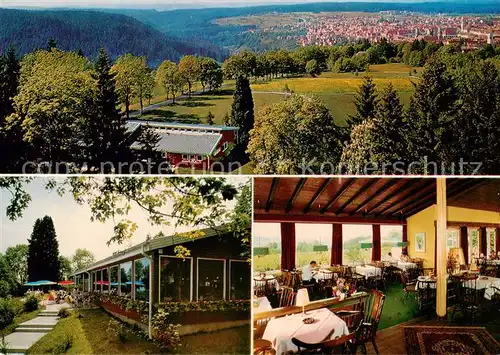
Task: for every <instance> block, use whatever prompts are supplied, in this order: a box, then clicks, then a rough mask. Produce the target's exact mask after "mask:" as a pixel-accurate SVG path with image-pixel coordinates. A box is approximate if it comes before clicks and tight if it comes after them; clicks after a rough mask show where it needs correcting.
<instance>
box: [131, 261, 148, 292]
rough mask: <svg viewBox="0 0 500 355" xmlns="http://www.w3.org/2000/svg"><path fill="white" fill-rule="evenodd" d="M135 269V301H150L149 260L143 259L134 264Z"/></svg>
mask: <svg viewBox="0 0 500 355" xmlns="http://www.w3.org/2000/svg"><path fill="white" fill-rule="evenodd" d="M134 267H135V299H136V300H141V301H148V300H149V259H148V258H142V259H139V260H136V261H135V262H134Z"/></svg>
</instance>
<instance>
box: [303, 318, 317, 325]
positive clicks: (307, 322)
mask: <svg viewBox="0 0 500 355" xmlns="http://www.w3.org/2000/svg"><path fill="white" fill-rule="evenodd" d="M314 321H315V319H314V318H312V317H307V318H304V319H302V323H304V324H313V323H314Z"/></svg>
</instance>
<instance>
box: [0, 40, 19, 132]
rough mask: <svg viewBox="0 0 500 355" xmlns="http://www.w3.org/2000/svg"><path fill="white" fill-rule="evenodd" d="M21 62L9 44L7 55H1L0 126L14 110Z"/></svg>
mask: <svg viewBox="0 0 500 355" xmlns="http://www.w3.org/2000/svg"><path fill="white" fill-rule="evenodd" d="M19 70H20V64H19V61H18V60H17V58H16V52H15V49H14V47H13V46H9V48H8V49H7V52H6V53H5V55H2V56H0V127H3V125H4V121H5V119H6V118H7V116H9V115H10V114H11V113H12V112H13V111H14V110H13V107H12V104H13V98H14V96H16V93H17V88H18V85H19Z"/></svg>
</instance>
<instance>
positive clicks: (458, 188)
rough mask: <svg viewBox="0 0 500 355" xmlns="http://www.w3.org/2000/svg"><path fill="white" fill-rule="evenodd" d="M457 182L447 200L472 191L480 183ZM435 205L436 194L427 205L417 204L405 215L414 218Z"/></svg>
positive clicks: (450, 190) (458, 180) (464, 180)
mask: <svg viewBox="0 0 500 355" xmlns="http://www.w3.org/2000/svg"><path fill="white" fill-rule="evenodd" d="M456 181H457V182H456V183H455V184H453V186H452V187H450V188H449V189H447V190H448V191H447V197H446V198H447V199H448V198H451V197H454V196H455V195H456V194H462V193H464V192H466V191H469V190H470V189H472V188H474V187H476V186H477V185H478V181H470V180H466V179H462V180H460V179H457V180H456ZM435 203H436V196H435V194H434V196H432V197H429V198H428V201H427V202H425V203H424V202H422V204H421V205H418V204H417V206H416V207H414V208H413V209H412V210H409V211H407V212H406V213H404V215H405V216H406V217H408V216H412V215H414V214H416V213H418V212H420V211H423V210H425V209H426V208H428V207H430V206H432V205H433V204H435Z"/></svg>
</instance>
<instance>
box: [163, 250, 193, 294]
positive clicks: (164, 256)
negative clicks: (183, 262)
mask: <svg viewBox="0 0 500 355" xmlns="http://www.w3.org/2000/svg"><path fill="white" fill-rule="evenodd" d="M161 258H173V259H190V260H191V270H190V283H189V302H193V265H194V263H193V257H192V256H186V257H184V258H182V257H178V256H173V255H158V303H164V302H162V301H161V269H162V267H161ZM179 302H180V301H179Z"/></svg>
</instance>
